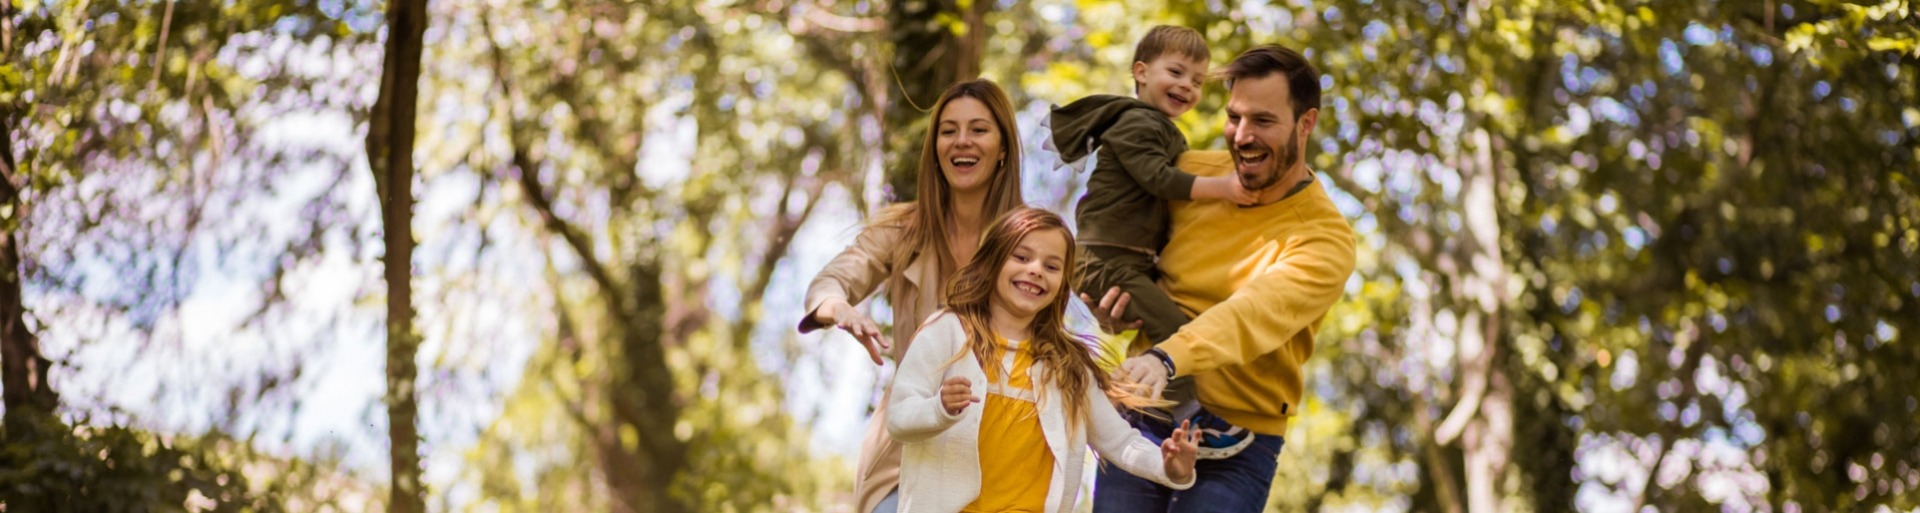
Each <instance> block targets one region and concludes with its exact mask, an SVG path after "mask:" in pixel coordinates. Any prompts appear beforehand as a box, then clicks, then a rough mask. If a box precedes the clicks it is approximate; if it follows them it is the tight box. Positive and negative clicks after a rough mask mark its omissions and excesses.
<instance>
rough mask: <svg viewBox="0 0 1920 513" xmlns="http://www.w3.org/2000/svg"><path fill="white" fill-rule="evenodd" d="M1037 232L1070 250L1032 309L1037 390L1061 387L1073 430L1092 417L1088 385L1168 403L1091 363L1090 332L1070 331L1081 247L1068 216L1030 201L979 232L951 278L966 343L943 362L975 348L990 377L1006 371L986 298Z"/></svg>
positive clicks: (1133, 399) (1133, 401) (1122, 398)
mask: <svg viewBox="0 0 1920 513" xmlns="http://www.w3.org/2000/svg"><path fill="white" fill-rule="evenodd" d="M1035 234H1042V235H1049V234H1051V235H1057V236H1059V237H1061V238H1063V239H1065V240H1066V243H1067V244H1066V250H1067V251H1066V255H1065V256H1064V258H1065V261H1064V262H1062V270H1061V278H1060V284H1059V286H1058V287H1057V288H1058V290H1056V291H1055V292H1054V296H1053V300H1052V301H1049V302H1048V303H1047V305H1046V306H1044V307H1042V308H1041V309H1040V312H1039V313H1037V314H1035V315H1034V317H1033V325H1032V327H1031V328H1030V329H1029V330H1028V331H1029V333H1030V334H1029V335H1028V336H1029V338H1030V339H1031V340H1028V341H1027V343H1026V347H1027V348H1028V350H1029V351H1031V353H1030V354H1031V355H1032V357H1033V364H1034V365H1036V366H1038V367H1039V368H1040V369H1042V372H1040V373H1038V374H1035V380H1034V389H1035V390H1039V389H1042V388H1043V387H1045V386H1047V385H1053V386H1057V387H1059V388H1060V394H1061V397H1062V398H1064V399H1065V401H1066V404H1065V405H1063V407H1064V408H1065V409H1066V413H1067V426H1068V428H1069V429H1078V428H1079V426H1080V423H1081V422H1083V421H1086V420H1088V419H1090V418H1091V413H1092V411H1091V410H1089V409H1088V408H1089V405H1088V404H1087V400H1086V397H1087V390H1088V387H1098V389H1099V390H1101V391H1102V392H1104V393H1105V394H1106V395H1107V397H1108V398H1110V399H1113V400H1116V401H1118V402H1120V403H1121V404H1122V405H1123V406H1126V407H1128V408H1132V409H1136V410H1142V409H1145V408H1147V407H1164V406H1166V405H1167V404H1170V403H1167V402H1165V401H1154V400H1149V399H1147V398H1144V397H1140V396H1135V395H1133V394H1131V393H1129V392H1127V391H1124V390H1120V389H1118V388H1116V387H1114V386H1113V384H1112V383H1111V382H1110V380H1109V379H1108V378H1107V375H1106V374H1105V373H1103V372H1101V371H1100V367H1099V366H1098V365H1096V364H1095V363H1094V359H1093V353H1092V351H1091V350H1090V348H1089V347H1088V345H1087V341H1086V339H1084V338H1082V337H1080V336H1077V335H1075V334H1074V333H1073V332H1071V331H1068V330H1067V302H1068V301H1071V300H1072V297H1073V294H1072V290H1071V287H1072V284H1073V283H1074V274H1075V271H1074V269H1075V265H1074V260H1075V256H1076V255H1075V253H1077V252H1076V251H1075V250H1074V242H1073V233H1072V232H1070V231H1068V230H1067V225H1066V222H1064V221H1062V220H1061V219H1060V216H1059V215H1055V214H1054V213H1052V212H1048V211H1046V210H1043V209H1038V208H1033V207H1026V206H1022V207H1018V208H1015V209H1013V210H1011V211H1009V212H1007V213H1006V214H1005V215H1002V216H1000V218H999V219H997V220H995V221H994V223H993V224H992V225H991V226H990V227H989V228H987V233H986V234H985V235H983V236H981V238H980V249H979V251H978V252H977V253H975V254H974V257H973V262H970V263H968V264H967V265H966V266H965V267H962V268H960V272H959V273H958V274H955V275H954V276H953V279H952V280H950V281H948V282H947V310H948V311H951V312H953V313H954V314H955V316H956V317H958V318H959V319H960V325H961V326H962V327H964V328H965V329H966V332H967V348H966V349H964V350H962V351H960V352H959V353H958V354H955V355H953V358H952V359H950V360H947V363H946V365H947V366H951V365H953V364H954V363H956V362H959V361H960V359H961V358H965V357H966V355H968V354H973V355H974V357H975V358H977V359H979V360H980V367H981V368H982V369H984V370H987V372H988V374H987V375H988V376H995V375H997V374H995V370H996V369H997V370H998V371H999V372H1002V373H1004V372H1005V369H1001V368H1000V361H1001V355H1000V345H999V344H996V343H994V334H993V324H992V323H991V322H990V319H989V317H990V314H989V309H988V304H989V303H990V302H992V301H993V300H994V299H993V294H994V290H995V289H996V288H997V287H996V286H995V285H996V282H998V281H999V279H998V277H999V275H1000V268H1001V267H1002V266H1004V265H1006V262H1007V259H1009V258H1012V256H1013V250H1014V248H1016V247H1019V245H1020V241H1022V240H1025V239H1026V238H1027V237H1030V236H1033V235H1035ZM943 368H944V367H943ZM1042 397H1044V396H1042ZM1042 407H1044V405H1042Z"/></svg>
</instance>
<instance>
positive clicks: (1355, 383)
mask: <svg viewBox="0 0 1920 513" xmlns="http://www.w3.org/2000/svg"><path fill="white" fill-rule="evenodd" d="M408 5H414V6H419V5H420V4H408ZM395 6H399V4H395ZM395 6H389V5H387V4H378V3H368V2H359V3H351V2H344V1H341V0H322V1H318V2H314V1H307V0H292V1H284V0H249V1H241V2H238V3H234V2H228V3H222V4H218V5H216V4H211V3H206V2H179V1H162V2H119V1H111V0H94V1H86V2H58V3H54V2H37V1H21V0H7V1H5V2H4V3H0V7H4V9H5V10H4V11H3V12H0V56H4V60H0V126H4V134H5V137H6V139H5V144H4V145H0V150H4V151H0V157H4V158H0V164H3V166H0V171H4V174H5V178H6V179H7V183H6V184H5V185H4V187H0V192H4V193H5V194H4V197H0V200H4V201H3V202H0V225H4V227H5V230H6V232H5V234H6V238H5V239H4V242H3V243H0V246H4V247H0V265H4V267H5V270H4V273H5V274H4V276H5V277H6V279H5V280H4V281H0V316H4V317H3V318H0V342H4V347H5V349H6V352H5V354H4V355H3V356H0V364H4V369H5V376H4V377H5V382H4V385H5V394H6V403H5V408H6V423H5V432H4V433H5V441H4V447H0V468H4V469H9V470H6V471H0V501H4V502H5V503H7V504H8V505H9V506H13V507H22V508H34V507H35V506H44V508H43V509H45V508H55V509H57V508H67V509H102V508H114V507H121V506H142V507H153V508H154V509H235V510H237V509H290V510H297V511H308V510H316V509H329V508H331V509H346V510H364V509H378V508H385V507H387V504H388V502H389V497H390V495H389V494H390V493H391V491H390V490H389V488H390V487H391V486H392V485H391V483H396V482H403V481H404V480H402V479H397V478H396V476H404V475H408V474H409V473H413V472H417V473H418V476H419V477H418V479H419V482H420V483H422V484H423V486H422V487H421V488H419V489H417V490H401V492H402V493H401V494H399V496H401V497H419V498H420V499H421V500H422V501H423V504H421V505H423V506H425V507H426V508H427V509H431V510H466V509H502V510H533V511H546V510H556V509H567V510H590V511H793V510H812V511H829V510H843V509H844V508H846V506H844V505H843V503H844V502H846V501H847V500H849V496H850V488H851V474H852V469H851V463H850V460H851V456H852V455H853V453H854V451H855V450H856V449H857V444H858V441H857V431H858V428H859V425H860V422H861V420H862V419H863V418H864V416H865V414H866V412H867V409H868V405H869V404H871V402H872V401H874V400H876V399H877V390H878V385H877V383H879V382H881V381H883V380H885V379H887V378H888V376H887V374H886V373H887V372H890V367H889V368H883V369H873V368H872V367H871V365H870V364H862V363H861V361H862V357H861V356H860V355H859V354H857V351H856V350H855V349H854V347H855V346H854V345H853V344H851V343H849V341H847V340H845V339H844V337H843V336H841V335H838V334H827V335H818V336H816V335H809V336H806V337H801V336H798V335H796V334H794V333H793V329H792V326H793V325H794V324H795V323H796V322H797V320H798V317H799V315H801V312H799V311H798V310H799V308H800V305H799V299H800V298H799V296H800V295H801V293H802V291H803V290H804V287H805V283H806V281H807V280H809V279H811V277H812V274H813V273H814V272H816V271H817V270H818V269H819V268H820V266H822V265H824V263H825V260H826V259H827V258H829V257H830V256H831V255H832V254H833V253H834V252H836V251H838V250H839V249H840V248H841V247H843V246H844V245H845V244H846V243H847V242H848V241H849V240H850V239H851V236H852V234H853V232H854V231H855V230H856V229H857V226H858V224H857V223H858V222H859V220H860V219H862V218H864V217H865V216H866V215H867V213H869V212H871V211H872V209H874V208H876V207H879V206H882V205H885V204H886V203H887V202H889V201H893V200H904V199H911V198H907V197H905V196H904V195H907V194H911V191H912V190H913V188H912V187H911V184H912V178H913V173H912V170H911V169H910V168H908V167H907V163H910V162H912V161H913V157H914V155H913V152H914V151H916V143H917V141H918V138H919V137H921V135H922V131H923V130H924V126H925V120H926V119H927V113H926V112H924V111H923V110H921V109H923V108H925V107H927V106H929V105H931V103H932V102H933V101H934V99H935V98H936V97H937V95H938V94H939V92H940V91H941V90H942V89H944V87H945V86H946V85H947V84H948V83H951V82H952V81H954V80H960V79H966V78H972V77H975V76H984V77H988V78H992V79H995V80H996V81H998V82H999V83H1000V84H1001V85H1002V86H1003V87H1005V88H1007V89H1008V91H1009V93H1010V94H1011V95H1012V96H1013V99H1014V100H1015V102H1016V106H1017V107H1018V108H1019V109H1020V114H1019V117H1020V120H1019V121H1020V124H1021V126H1022V128H1023V129H1024V130H1025V132H1024V135H1025V136H1026V137H1025V138H1026V139H1028V140H1029V141H1033V140H1035V139H1036V136H1037V135H1038V134H1035V133H1033V132H1034V126H1035V124H1036V123H1037V122H1038V120H1039V119H1040V117H1041V116H1044V115H1045V108H1046V107H1047V106H1048V105H1049V104H1054V103H1065V102H1067V101H1071V100H1073V99H1075V98H1078V97H1080V96H1082V95H1085V94H1092V93H1115V94H1124V93H1125V92H1126V91H1128V90H1130V87H1131V82H1130V80H1129V75H1128V72H1127V64H1128V62H1127V60H1128V59H1129V58H1130V57H1131V53H1132V43H1133V42H1134V41H1135V40H1137V38H1138V37H1139V36H1140V35H1141V34H1143V33H1145V31H1146V29H1147V28H1148V27H1150V26H1152V25H1154V24H1159V23H1173V24H1181V25H1187V26H1192V27H1195V28H1197V29H1200V30H1202V32H1203V33H1205V34H1206V35H1207V36H1208V37H1209V39H1210V40H1211V41H1212V42H1213V53H1214V57H1213V63H1214V64H1215V65H1216V66H1217V65H1221V64H1224V63H1225V62H1227V61H1228V60H1229V59H1231V58H1232V57H1233V56H1234V55H1236V54H1238V53H1239V52H1240V51H1242V50H1244V49H1246V48H1249V47H1251V46H1253V45H1255V44H1260V43H1267V42H1278V43H1282V44H1286V45H1288V46H1291V47H1295V48H1300V49H1303V50H1305V52H1306V53H1307V55H1308V56H1309V57H1310V58H1311V59H1312V60H1313V61H1314V62H1315V63H1316V64H1317V65H1319V66H1320V69H1321V71H1322V72H1323V73H1324V74H1325V78H1324V80H1323V82H1322V83H1323V86H1324V89H1325V91H1326V92H1325V94H1324V105H1323V107H1322V115H1321V119H1322V120H1323V121H1322V124H1321V126H1320V128H1319V129H1318V130H1317V133H1316V134H1315V137H1314V139H1313V146H1314V148H1315V151H1312V152H1310V153H1309V158H1310V159H1311V160H1310V162H1311V164H1312V165H1313V167H1314V168H1315V169H1316V170H1317V171H1319V172H1320V177H1322V178H1323V179H1324V180H1323V181H1322V182H1321V184H1322V185H1323V186H1326V187H1328V188H1329V189H1330V190H1331V191H1333V192H1334V196H1335V197H1336V199H1337V201H1338V202H1339V203H1340V206H1341V208H1342V210H1343V212H1344V213H1346V214H1347V215H1348V216H1349V217H1350V218H1351V219H1352V220H1353V223H1354V227H1355V231H1356V233H1357V235H1358V236H1359V237H1360V240H1361V241H1362V242H1363V244H1362V251H1361V253H1362V254H1361V265H1360V269H1359V272H1358V273H1357V275H1356V276H1355V278H1354V279H1353V280H1352V281H1351V282H1350V284H1349V290H1348V291H1349V294H1348V297H1347V299H1346V300H1345V301H1344V302H1343V303H1341V304H1340V305H1338V306H1337V307H1336V308H1335V309H1334V312H1333V313H1332V314H1331V315H1330V316H1329V317H1328V319H1327V323H1326V325H1325V326H1324V330H1323V332H1322V336H1321V339H1320V346H1319V349H1318V352H1317V354H1316V356H1315V358H1314V359H1313V360H1312V362H1311V363H1312V366H1311V368H1310V371H1309V376H1310V377H1309V380H1310V383H1309V387H1310V388H1311V390H1312V392H1313V393H1312V396H1313V402H1312V403H1311V404H1309V407H1308V409H1307V410H1306V412H1305V413H1304V414H1303V415H1302V417H1300V421H1299V422H1296V423H1295V427H1294V428H1293V432H1291V433H1289V434H1288V450H1287V451H1285V453H1284V454H1283V455H1282V457H1281V467H1280V468H1281V470H1280V476H1279V477H1278V478H1277V479H1276V482H1275V493H1274V494H1273V496H1272V499H1271V501H1272V508H1273V509H1275V510H1280V511H1293V510H1319V509H1323V508H1334V509H1340V508H1347V509H1361V510H1379V509H1387V510H1410V511H1447V512H1454V511H1526V510H1534V511H1559V510H1567V509H1581V510H1590V511H1637V510H1639V508H1640V507H1641V506H1653V507H1655V508H1657V509H1660V510H1698V509H1710V508H1723V509H1733V510H1765V511H1774V510H1781V511H1794V510H1802V511H1851V510H1868V509H1873V508H1875V507H1879V506H1887V507H1890V508H1893V509H1901V510H1906V509H1913V508H1920V425H1917V424H1915V423H1914V422H1912V420H1913V419H1914V418H1916V415H1917V414H1920V413H1917V412H1916V409H1917V408H1920V399H1917V398H1916V394H1915V393H1914V392H1913V391H1912V389H1913V388H1914V387H1913V386H1912V385H1911V383H1915V382H1920V348H1916V346H1915V345H1914V344H1913V343H1912V340H1911V338H1912V337H1913V336H1914V335H1915V334H1916V331H1915V330H1916V329H1920V326H1916V324H1920V323H1916V319H1920V271H1916V269H1917V268H1920V266H1916V265H1915V264H1916V262H1917V261H1920V258H1916V257H1920V226H1917V225H1916V220H1917V219H1920V204H1917V203H1916V200H1917V199H1920V198H1916V195H1917V194H1920V187H1916V185H1915V183H1914V179H1915V177H1914V174H1915V169H1916V168H1917V166H1916V161H1920V147H1917V145H1916V144H1915V143H1916V139H1920V101H1917V100H1920V98H1916V95H1917V94H1920V93H1916V91H1920V75H1917V74H1920V18H1917V16H1920V15H1917V14H1916V8H1915V7H1914V6H1913V5H1912V4H1911V3H1909V2H1902V1H1889V2H1876V3H1866V4H1855V3H1841V2H1825V1H1808V2H1780V1H1764V2H1708V3H1699V4H1685V3H1626V4H1620V5H1597V4H1591V3H1584V2H1566V1H1557V0H1546V1H1536V2H1517V3H1515V2H1479V1H1473V2H1428V1H1414V2H1373V1H1332V2H1313V3H1303V4H1292V5H1269V4H1232V3H1222V2H1165V3H1148V4H1141V3H1137V2H1135V3H1122V2H1109V1H1075V2H1054V1H1041V0H1006V1H994V2H975V1H957V2H949V1H888V2H873V1H862V2H847V1H840V0H833V1H815V0H770V1H696V2H669V1H648V2H641V3H637V4H635V3H624V2H565V3H553V2H528V1H521V0H494V1H487V2H471V1H463V0H445V1H439V2H431V3H427V4H425V5H424V6H423V7H420V8H421V9H423V10H424V12H423V13H424V15H425V20H424V25H423V26H424V31H423V32H411V33H414V34H418V35H419V36H418V37H420V39H419V41H417V44H418V45H419V46H418V48H417V49H416V50H417V51H418V52H419V53H418V56H419V57H418V59H419V63H420V64H419V66H418V70H417V71H418V73H417V78H414V79H407V78H405V75H406V73H399V74H396V72H398V71H402V70H401V68H397V67H395V66H392V65H391V64H392V62H391V59H383V58H382V56H383V55H385V54H386V53H387V52H389V51H391V49H394V48H401V47H403V46H404V45H406V44H414V43H407V40H406V39H405V38H399V39H396V36H395V34H394V32H393V31H392V29H395V28H408V27H410V28H412V29H414V30H418V29H419V28H420V27H422V25H417V24H416V25H407V24H390V22H389V21H388V16H387V15H385V14H383V13H388V12H391V9H393V8H394V7H395ZM415 23H419V22H415ZM401 32H402V33H403V35H404V34H405V33H409V32H410V31H408V30H402V31H401ZM374 70H380V71H378V72H376V71H374ZM389 76H391V77H393V79H394V80H400V81H403V82H409V83H412V84H413V85H414V86H415V87H417V94H418V96H417V98H418V102H417V104H416V105H414V106H413V107H411V108H409V107H406V105H408V104H410V102H407V101H392V100H389V99H388V98H387V94H388V91H387V90H386V88H385V87H383V86H382V81H383V79H382V78H377V77H389ZM1225 96H1226V95H1225V91H1224V89H1222V88H1220V87H1218V86H1217V85H1214V86H1210V88H1209V89H1208V90H1207V93H1206V96H1205V97H1204V98H1203V100H1202V102H1201V104H1200V106H1199V108H1197V109H1195V112H1194V113H1191V114H1188V115H1187V116H1184V117H1183V118H1181V119H1180V120H1179V123H1180V124H1181V126H1182V127H1183V128H1184V129H1186V130H1187V133H1188V134H1189V136H1190V139H1191V140H1192V143H1193V146H1194V147H1196V148H1220V147H1222V145H1223V142H1222V139H1221V135H1220V127H1221V126H1222V124H1223V121H1224V113H1223V112H1222V109H1221V107H1222V105H1224V103H1225V100H1226V97H1225ZM390 102H391V103H390ZM388 105H391V107H383V106H388ZM391 108H398V109H401V110H404V111H407V112H392V111H390V110H388V109H391ZM409 119H410V120H411V121H408V120H409ZM394 123H399V124H398V125H395V124H394ZM405 131H413V132H414V135H412V136H411V137H399V136H398V134H399V132H405ZM376 139H379V140H381V141H401V142H399V143H398V145H397V146H384V145H385V144H393V143H378V142H377V141H376ZM406 139H411V142H404V141H405V140H406ZM383 146H384V148H383ZM403 147H410V151H408V150H405V149H402V148H403ZM1035 147H1036V146H1032V145H1031V144H1030V145H1029V150H1032V149H1033V148H1035ZM380 155H385V156H386V157H385V158H380V157H379V156H380ZM370 157H372V158H370ZM1027 158H1028V160H1027V162H1026V169H1027V176H1026V181H1027V183H1026V186H1027V197H1028V199H1029V200H1030V201H1032V202H1034V203H1036V204H1041V205H1044V206H1048V207H1050V208H1054V209H1056V210H1059V211H1063V212H1070V210H1071V206H1072V204H1073V201H1074V200H1075V199H1076V198H1077V195H1078V190H1077V187H1078V183H1079V182H1078V181H1079V180H1080V179H1082V178H1084V177H1080V176H1074V175H1072V174H1070V173H1068V172H1066V171H1056V170H1054V166H1055V165H1056V164H1057V162H1055V161H1054V160H1053V159H1054V157H1053V156H1052V155H1047V154H1043V153H1041V152H1032V154H1030V155H1029V156H1028V157H1027ZM395 163H397V164H395ZM396 166H397V167H396ZM409 190H410V191H411V192H407V191H409ZM389 192H392V194H390V193H389ZM396 194H397V195H396ZM409 203H410V204H409ZM394 207H403V210H392V209H393V208H394ZM403 212H404V213H405V214H406V215H405V216H398V217H396V214H400V213H403ZM394 226H405V227H407V231H394V230H393V228H392V227H394ZM409 234H410V236H409ZM396 237H398V239H396ZM396 241H399V243H400V244H401V245H402V246H411V247H412V249H411V251H409V252H398V251H396V250H395V248H396V246H395V244H396ZM416 243H417V246H416V245H415V244H416ZM383 248H384V249H383ZM408 253H410V255H409V254H408ZM392 255H399V260H398V261H393V262H389V263H390V264H395V265H390V266H387V267H382V266H383V264H382V262H381V260H380V259H381V258H383V257H384V256H392ZM399 264H404V265H399ZM382 269H386V270H387V271H388V272H387V273H383V272H382ZM395 269H407V271H406V272H402V273H399V274H392V271H393V270H395ZM402 289H404V290H405V292H402V293H400V294H398V295H400V296H407V297H411V298H412V299H411V300H410V302H408V301H404V300H403V301H400V302H397V303H396V302H395V301H393V300H389V299H388V298H389V297H390V296H389V294H391V293H394V292H399V291H401V290H402ZM390 307H391V308H390ZM400 307H404V308H400ZM872 308H873V309H874V311H875V313H876V316H877V318H880V319H883V320H884V319H886V318H887V316H886V315H885V314H886V310H885V306H884V305H875V306H873V307H872ZM395 312H399V313H395ZM403 314H405V315H403ZM396 326H397V327H399V329H400V331H398V332H390V330H391V329H393V327H396ZM416 344H417V345H416ZM389 351H391V353H389ZM413 351H417V353H414V352H413ZM410 353H411V354H410ZM389 354H391V355H393V356H391V357H389V356H388V355H389ZM389 358H392V360H389ZM381 362H388V363H386V364H382V363H381ZM407 362H412V363H414V364H417V366H418V367H417V369H406V368H404V367H405V366H404V365H400V364H404V363H407ZM49 376H50V377H51V379H48V377H49ZM390 388H392V389H394V390H392V392H395V393H394V395H392V396H391V398H389V396H388V394H389V392H390V391H389V389H390ZM402 390H406V391H410V392H412V396H413V397H415V398H417V402H415V403H411V404H409V403H408V401H407V400H406V398H405V397H406V395H407V394H400V393H398V392H401V391H402ZM409 413H412V414H417V417H416V418H417V421H413V422H410V423H412V424H414V428H413V430H415V431H416V432H415V433H412V434H411V435H409V434H407V433H404V432H403V431H406V430H405V429H402V428H401V427H400V426H398V425H393V426H390V425H388V419H389V418H393V419H401V418H402V417H405V416H407V415H408V414H409ZM395 422H396V423H398V421H395ZM408 439H412V440H414V441H416V443H418V444H419V448H418V449H417V450H408V449H406V448H405V443H406V442H407V440H408ZM393 448H400V450H399V451H395V450H393ZM402 455H410V456H419V457H421V460H420V461H421V462H423V463H417V462H415V461H410V460H408V459H407V458H402V457H401V456H402ZM87 501H93V502H87ZM402 502H409V501H394V502H393V505H394V506H395V507H396V508H397V507H400V506H402V505H403V504H402Z"/></svg>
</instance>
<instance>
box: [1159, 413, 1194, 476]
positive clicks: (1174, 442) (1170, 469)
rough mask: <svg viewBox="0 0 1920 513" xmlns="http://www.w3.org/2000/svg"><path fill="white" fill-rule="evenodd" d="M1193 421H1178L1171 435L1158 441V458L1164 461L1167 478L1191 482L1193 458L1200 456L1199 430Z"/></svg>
mask: <svg viewBox="0 0 1920 513" xmlns="http://www.w3.org/2000/svg"><path fill="white" fill-rule="evenodd" d="M1192 424H1193V421H1187V420H1183V421H1180V427H1179V428H1175V429H1174V430H1173V436H1170V437H1167V440H1166V441H1164V442H1160V459H1161V460H1164V461H1165V464H1166V470H1167V479H1171V480H1173V482H1175V483H1191V482H1193V460H1194V459H1195V458H1198V457H1199V456H1200V430H1199V429H1198V428H1194V427H1191V425H1192Z"/></svg>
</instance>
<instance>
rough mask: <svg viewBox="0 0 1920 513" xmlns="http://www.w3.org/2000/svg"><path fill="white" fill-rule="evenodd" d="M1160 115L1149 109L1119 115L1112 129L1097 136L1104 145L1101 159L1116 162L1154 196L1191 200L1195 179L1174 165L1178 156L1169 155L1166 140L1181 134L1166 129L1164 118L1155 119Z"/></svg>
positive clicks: (1174, 154)
mask: <svg viewBox="0 0 1920 513" xmlns="http://www.w3.org/2000/svg"><path fill="white" fill-rule="evenodd" d="M1160 115H1161V114H1159V113H1158V112H1157V111H1152V110H1148V109H1133V110H1129V111H1127V112H1126V113H1125V114H1121V115H1120V119H1119V120H1118V121H1116V122H1114V125H1113V128H1111V129H1109V130H1107V131H1106V133H1104V134H1101V136H1100V143H1101V145H1102V146H1103V148H1102V149H1101V151H1100V153H1101V155H1100V158H1103V159H1106V158H1112V159H1115V160H1116V161H1117V162H1118V163H1119V164H1120V167H1121V168H1122V169H1125V170H1126V171H1127V174H1128V175H1129V176H1132V177H1133V180H1134V181H1135V182H1139V183H1140V187H1142V188H1144V189H1146V191H1147V192H1148V193H1151V194H1153V195H1154V196H1158V197H1160V198H1161V199H1168V200H1180V201H1187V200H1191V199H1193V179H1194V176H1193V175H1190V174H1187V173H1186V172H1183V171H1180V168H1178V167H1175V166H1174V159H1175V158H1178V157H1179V156H1180V155H1179V154H1178V153H1168V146H1169V144H1168V142H1167V141H1168V139H1169V138H1174V137H1181V135H1180V134H1179V133H1178V132H1179V131H1178V130H1172V131H1169V130H1168V127H1167V120H1166V119H1154V116H1160ZM1170 132H1171V133H1170ZM1181 142H1182V143H1184V141H1181Z"/></svg>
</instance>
